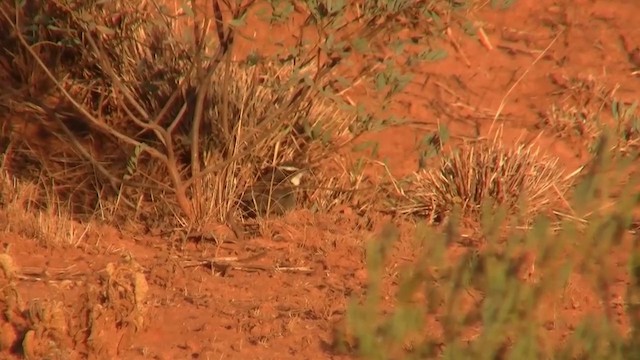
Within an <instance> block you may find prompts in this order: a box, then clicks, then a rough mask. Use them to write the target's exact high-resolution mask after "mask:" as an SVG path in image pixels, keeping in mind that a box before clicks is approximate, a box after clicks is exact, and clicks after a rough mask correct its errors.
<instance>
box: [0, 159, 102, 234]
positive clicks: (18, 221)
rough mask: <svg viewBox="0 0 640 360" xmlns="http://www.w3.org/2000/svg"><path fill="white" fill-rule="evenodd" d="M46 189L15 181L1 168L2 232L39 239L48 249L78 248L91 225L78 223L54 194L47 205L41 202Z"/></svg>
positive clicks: (0, 204) (0, 210)
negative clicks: (50, 247)
mask: <svg viewBox="0 0 640 360" xmlns="http://www.w3.org/2000/svg"><path fill="white" fill-rule="evenodd" d="M0 159H1V157H0ZM43 188H46V187H45V186H44V185H38V184H35V183H29V182H25V181H19V180H16V179H12V178H11V177H10V176H9V175H8V174H7V172H6V171H4V170H3V169H1V168H0V224H2V225H0V231H3V232H14V233H16V234H19V235H21V236H24V237H26V238H29V239H35V240H38V241H39V242H40V243H41V244H42V245H45V246H69V245H70V246H77V245H78V244H80V243H81V242H82V240H83V239H84V237H85V235H86V233H87V231H88V230H89V227H90V226H89V225H80V224H79V223H77V222H76V221H74V220H73V219H72V218H71V216H70V215H69V214H68V213H67V212H66V211H65V210H64V206H62V205H61V203H60V201H59V200H58V199H57V198H56V197H55V195H54V194H53V193H52V192H51V191H49V193H48V195H47V196H46V197H45V198H47V199H48V200H47V201H46V202H45V204H46V205H45V204H41V203H39V202H38V199H40V198H42V196H40V191H41V190H42V189H43Z"/></svg>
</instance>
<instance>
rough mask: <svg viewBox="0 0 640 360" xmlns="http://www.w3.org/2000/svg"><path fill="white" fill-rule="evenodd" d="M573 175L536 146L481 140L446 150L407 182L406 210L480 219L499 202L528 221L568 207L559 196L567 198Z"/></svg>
mask: <svg viewBox="0 0 640 360" xmlns="http://www.w3.org/2000/svg"><path fill="white" fill-rule="evenodd" d="M572 179H573V175H570V176H566V175H564V174H563V171H562V169H561V167H559V166H558V159H554V158H550V157H547V156H543V155H541V154H540V153H539V151H538V149H536V148H534V147H533V145H529V146H524V145H520V146H517V147H516V148H514V149H507V148H505V147H504V146H503V145H502V144H500V143H499V142H498V141H495V140H494V141H492V142H491V141H478V142H473V143H470V144H464V145H462V146H460V147H459V148H457V149H456V150H455V151H453V152H451V153H448V154H447V153H445V154H444V155H443V157H442V158H441V160H440V163H439V165H438V166H437V167H435V168H432V169H428V170H424V171H421V172H419V173H416V174H415V175H414V176H413V178H412V179H410V180H408V185H407V186H408V188H407V190H406V191H405V194H404V195H405V197H404V198H405V203H406V204H407V205H405V206H404V207H403V208H402V209H403V212H405V213H419V214H422V215H424V214H426V215H427V217H428V218H430V219H431V220H433V221H435V220H437V219H442V218H444V217H446V216H447V215H449V214H450V213H451V212H452V211H453V210H454V208H458V209H459V210H460V211H461V215H462V217H463V218H469V219H475V220H480V216H481V212H482V210H483V207H484V206H486V205H490V206H491V209H494V210H495V209H496V208H497V207H498V206H500V207H503V208H504V209H505V210H506V211H507V213H508V214H509V215H515V216H517V217H518V218H519V219H523V221H524V222H525V223H527V222H529V221H532V220H533V218H534V216H535V215H536V214H539V213H541V212H544V211H545V210H549V209H553V207H554V206H558V205H561V206H564V204H563V203H562V202H560V203H559V201H558V199H564V196H565V193H566V191H567V190H568V189H569V187H570V186H571V184H572Z"/></svg>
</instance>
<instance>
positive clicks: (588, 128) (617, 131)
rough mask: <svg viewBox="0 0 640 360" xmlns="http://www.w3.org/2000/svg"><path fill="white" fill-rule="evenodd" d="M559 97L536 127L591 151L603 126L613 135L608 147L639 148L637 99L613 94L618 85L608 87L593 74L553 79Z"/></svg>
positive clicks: (639, 120) (639, 126)
mask: <svg viewBox="0 0 640 360" xmlns="http://www.w3.org/2000/svg"><path fill="white" fill-rule="evenodd" d="M554 80H555V83H556V85H558V86H559V87H560V88H561V90H560V91H559V92H558V95H559V96H560V98H559V100H558V101H557V102H556V103H554V104H552V105H551V107H550V108H549V110H548V111H547V112H546V113H545V114H543V116H542V119H541V122H540V124H539V126H540V127H541V128H544V129H551V131H553V132H554V133H555V134H556V135H557V136H560V137H564V138H569V139H574V140H576V141H579V142H580V143H586V144H587V150H589V151H591V152H593V151H594V149H595V147H596V146H597V143H598V141H599V138H600V137H601V135H602V133H603V131H605V129H607V128H608V129H611V133H612V134H614V135H615V137H614V141H612V142H611V144H610V146H611V150H613V151H617V152H620V153H622V154H629V153H633V152H637V151H638V150H640V113H639V112H638V102H637V101H624V100H622V99H620V98H619V97H618V96H617V91H618V88H619V85H616V86H614V87H608V86H606V85H605V84H603V83H602V82H601V81H600V80H598V79H597V78H595V77H593V76H578V77H562V78H555V79H554Z"/></svg>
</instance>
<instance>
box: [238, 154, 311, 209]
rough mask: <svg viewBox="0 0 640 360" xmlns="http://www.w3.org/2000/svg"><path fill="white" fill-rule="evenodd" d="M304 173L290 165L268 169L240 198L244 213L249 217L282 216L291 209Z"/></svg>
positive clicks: (295, 201)
mask: <svg viewBox="0 0 640 360" xmlns="http://www.w3.org/2000/svg"><path fill="white" fill-rule="evenodd" d="M306 172H307V170H305V169H301V168H299V167H298V166H294V165H290V164H283V165H279V166H273V167H268V168H267V169H266V170H265V171H263V172H262V175H261V176H260V177H259V178H258V180H257V181H256V182H255V183H254V184H253V185H252V186H251V187H250V188H249V189H248V190H247V192H246V193H245V194H244V196H243V197H242V199H241V204H242V205H243V207H244V210H245V213H246V214H247V215H248V216H250V217H256V216H262V217H266V216H269V215H276V216H278V215H283V214H284V213H286V212H287V211H289V210H291V209H293V208H294V207H295V206H296V203H297V200H298V199H297V195H296V192H297V190H298V188H299V186H300V183H301V182H302V177H303V175H304V174H305V173H306Z"/></svg>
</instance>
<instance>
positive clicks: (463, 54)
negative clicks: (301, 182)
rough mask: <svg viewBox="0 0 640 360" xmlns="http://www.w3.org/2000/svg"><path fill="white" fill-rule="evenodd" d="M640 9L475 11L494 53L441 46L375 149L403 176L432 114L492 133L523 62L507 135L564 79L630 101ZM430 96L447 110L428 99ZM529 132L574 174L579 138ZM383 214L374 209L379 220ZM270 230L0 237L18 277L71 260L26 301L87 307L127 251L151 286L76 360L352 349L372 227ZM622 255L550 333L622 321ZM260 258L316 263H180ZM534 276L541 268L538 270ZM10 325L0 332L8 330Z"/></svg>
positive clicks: (24, 283) (637, 86) (573, 283)
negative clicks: (143, 309) (53, 239)
mask: <svg viewBox="0 0 640 360" xmlns="http://www.w3.org/2000/svg"><path fill="white" fill-rule="evenodd" d="M638 14H640V2H637V1H623V0H608V1H589V0H571V1H568V0H520V1H518V2H516V4H515V5H513V6H512V7H511V8H510V9H508V10H504V11H495V10H482V11H480V12H479V13H476V14H474V15H473V16H474V18H475V20H477V21H479V22H481V23H482V24H484V25H483V27H484V29H485V31H486V33H487V36H488V39H489V40H490V42H491V44H492V45H493V47H494V48H493V50H489V49H487V47H485V46H483V44H481V43H480V42H479V41H477V40H476V39H474V38H472V37H469V36H466V35H464V34H462V33H453V34H452V35H453V37H454V38H455V39H456V41H457V42H458V43H459V44H460V49H461V50H460V51H457V50H456V49H455V48H454V47H453V46H452V45H451V44H450V43H448V44H444V46H445V47H446V49H447V51H448V52H449V56H448V58H447V59H445V60H443V61H440V62H436V63H433V64H427V65H424V66H423V67H421V68H420V69H419V75H420V76H419V77H418V78H416V79H415V81H414V82H413V84H412V85H411V86H409V88H408V89H406V91H405V92H404V94H403V95H402V96H400V97H399V98H398V99H397V106H396V108H395V110H396V111H398V113H399V114H401V115H409V116H411V117H413V118H415V119H416V123H415V124H412V125H407V126H404V127H400V128H393V129H390V130H386V131H383V132H382V133H378V134H375V135H372V136H370V138H371V139H373V140H377V141H379V143H380V156H381V158H387V159H389V162H388V163H389V164H390V166H391V170H392V172H393V173H394V174H395V175H399V176H401V175H406V174H409V173H411V172H413V171H415V170H417V152H416V141H417V140H418V139H419V138H420V137H421V136H423V135H424V134H426V133H427V132H428V131H433V130H434V129H436V127H437V124H438V123H441V124H446V125H447V126H448V127H449V129H450V130H451V132H452V135H454V136H456V137H462V136H468V137H475V136H477V133H479V134H480V135H486V134H487V132H488V130H489V127H490V125H491V122H492V116H493V115H494V114H495V113H496V111H497V110H498V108H499V106H500V103H501V101H503V99H504V97H505V95H506V94H507V92H508V89H509V88H511V87H512V85H514V82H515V81H516V79H518V77H520V76H521V75H522V74H523V73H524V72H525V71H528V73H527V74H526V76H525V77H524V78H523V79H522V80H521V81H520V82H519V83H518V84H517V85H516V86H515V88H514V89H513V91H512V92H511V93H510V94H508V98H507V99H506V107H505V108H504V109H503V111H502V115H503V116H504V118H505V119H506V120H505V121H504V136H505V141H506V142H509V141H513V140H515V139H517V138H519V137H520V136H524V138H525V139H533V138H535V137H536V136H537V135H538V133H539V129H538V127H537V124H538V122H539V119H540V114H541V113H544V112H545V111H546V110H547V109H548V108H549V107H550V105H551V104H553V103H554V102H555V101H558V96H556V95H554V91H556V90H558V89H559V85H558V81H559V80H558V79H560V81H562V79H563V78H571V77H583V78H586V77H593V78H595V79H597V80H598V81H599V82H601V83H603V84H606V85H607V86H609V87H610V88H612V87H613V86H614V85H615V84H619V85H620V88H619V89H618V93H617V94H618V96H620V97H623V98H634V97H635V98H636V99H637V97H638V94H640V75H639V74H638V73H637V72H636V73H633V72H634V71H637V70H638V69H639V68H640V50H639V48H640V27H638V26H637V20H638ZM560 28H563V29H564V31H563V32H562V34H561V35H560V36H559V37H558V38H557V40H556V41H555V42H554V43H553V44H552V45H551V46H550V47H549V49H548V50H547V51H546V52H545V54H544V56H543V57H542V58H541V59H540V60H539V61H538V62H537V63H535V64H533V62H534V60H535V58H536V56H537V55H538V54H539V52H537V51H542V50H544V49H545V48H546V47H547V46H549V45H550V44H551V43H552V41H553V38H554V36H555V34H556V33H557V32H558V30H559V29H560ZM634 49H635V50H634ZM532 64H533V65H532ZM436 100H437V101H436ZM435 103H438V104H443V103H446V104H449V106H448V107H446V108H444V107H442V106H441V105H440V106H438V107H436V106H434V104H435ZM537 141H538V142H539V145H540V146H542V147H543V148H544V149H546V150H547V151H548V152H550V153H551V154H553V155H555V156H558V157H559V158H560V159H561V163H562V164H564V166H566V168H567V170H569V171H572V170H574V169H575V168H577V167H578V166H580V165H581V164H582V161H584V160H585V159H586V158H587V153H586V151H584V150H580V149H583V147H582V146H581V139H572V138H558V137H557V136H555V135H554V134H552V133H551V132H546V133H545V134H543V136H542V137H540V138H539V139H538V140H537ZM383 221H384V219H380V218H374V219H373V223H374V228H376V227H378V226H379V225H381V224H382V223H383ZM273 227H274V232H275V233H278V232H279V233H280V235H281V236H274V237H273V238H259V239H251V240H248V241H247V242H246V243H243V244H230V245H229V248H225V249H217V248H216V246H215V245H212V244H207V243H202V244H197V245H196V244H192V243H187V244H176V243H170V241H169V239H166V238H162V237H150V236H137V235H135V234H131V233H127V232H125V231H118V230H115V229H112V228H104V229H100V228H94V229H93V231H91V232H90V236H89V237H88V238H87V239H86V240H85V241H84V243H83V244H81V245H80V246H78V247H77V248H65V249H60V248H48V247H43V246H41V245H39V244H38V243H37V242H36V241H34V240H29V239H24V238H20V237H18V236H16V235H14V234H11V233H7V234H2V236H1V239H2V240H1V243H2V246H3V248H5V249H7V253H8V254H9V255H10V256H11V257H12V258H13V259H14V261H15V262H16V265H17V266H18V267H19V268H20V269H21V270H22V271H23V272H24V271H25V269H31V270H32V272H34V273H37V272H38V269H42V270H44V269H47V271H48V274H49V276H52V277H53V276H54V275H53V274H55V271H56V270H58V269H66V270H67V271H68V272H69V271H70V272H71V273H74V274H76V275H75V276H76V278H75V279H76V280H73V281H66V282H62V281H29V280H28V279H26V278H25V279H22V280H20V281H19V283H18V284H19V285H18V290H19V292H20V295H21V297H22V300H23V301H24V302H28V301H31V300H33V299H40V300H41V301H51V300H58V301H61V302H63V303H64V304H65V305H64V312H65V314H67V316H81V315H82V312H81V309H84V308H85V307H86V306H87V305H86V304H87V302H90V301H91V296H88V295H87V294H88V293H91V291H95V290H91V289H90V288H91V286H92V285H91V283H92V281H94V282H95V280H96V279H98V278H99V276H100V272H102V271H104V269H105V266H106V265H107V264H108V263H110V262H112V263H118V262H119V261H121V259H122V258H123V257H124V258H128V259H131V258H132V259H135V262H137V263H138V264H139V265H140V266H141V267H142V268H143V270H141V271H142V272H143V273H144V274H145V276H146V279H147V282H148V286H149V290H148V296H147V299H148V300H147V301H148V303H147V304H146V305H147V311H148V313H146V314H145V316H144V320H145V322H144V324H143V325H142V326H141V329H140V331H138V332H137V333H133V332H130V331H125V330H118V329H117V328H116V327H115V326H114V325H113V319H108V318H104V317H103V318H101V317H100V316H98V317H97V319H98V322H99V324H94V326H101V325H100V324H105V325H104V327H103V328H102V329H100V334H101V335H102V336H96V337H95V338H94V339H93V344H92V345H91V347H89V346H87V347H85V348H83V349H77V350H76V351H72V352H71V354H70V355H69V356H70V357H71V358H85V357H89V358H114V357H118V358H127V359H138V358H140V359H188V358H192V359H324V358H332V359H340V358H348V356H346V355H338V354H336V353H335V352H334V351H333V350H332V348H331V345H330V344H331V342H332V333H333V328H334V326H335V325H336V324H337V323H339V322H340V321H341V320H342V319H343V318H344V315H345V309H346V303H347V301H348V300H349V299H350V298H351V297H352V296H357V295H359V294H361V293H362V291H363V285H364V281H365V280H366V272H365V270H364V247H363V244H364V243H365V242H366V241H367V239H368V238H369V237H370V236H371V231H367V230H364V229H362V226H361V219H359V218H358V217H357V216H356V215H355V214H352V213H350V212H349V211H347V210H344V211H343V212H342V213H341V212H339V211H336V212H335V213H332V214H326V215H317V214H312V213H310V212H307V211H304V210H299V211H295V212H293V213H291V214H289V215H287V216H286V217H285V218H284V219H281V220H278V221H276V222H275V223H274V224H273ZM402 229H403V233H407V234H408V233H409V232H410V231H411V230H410V229H411V224H408V223H407V224H403V225H402ZM97 234H100V235H99V236H98V235H97ZM403 239H405V240H407V241H408V239H406V238H403ZM403 239H401V240H400V244H399V246H398V251H397V253H396V255H394V256H396V258H395V260H394V261H393V263H395V264H399V263H402V262H404V261H405V259H406V258H407V256H410V255H411V254H409V253H408V252H409V251H410V249H411V247H410V246H404V245H403ZM455 251H456V249H452V252H455ZM625 252H626V251H625V250H620V252H619V253H614V254H610V257H611V262H610V263H611V264H612V266H613V267H614V269H613V271H615V272H616V273H617V274H619V275H618V276H617V278H618V279H619V286H616V287H615V288H614V289H613V294H614V298H612V299H611V302H610V303H609V304H600V303H599V302H598V299H597V298H596V297H595V296H594V295H593V292H592V291H590V290H589V289H585V288H584V286H583V284H584V281H583V280H582V279H581V277H580V275H579V274H577V273H576V274H574V275H572V277H571V279H570V283H569V286H568V287H567V294H566V295H567V296H565V298H564V300H562V302H560V303H559V306H558V308H557V309H556V314H555V315H556V316H557V317H558V318H559V319H561V321H558V322H557V323H556V325H554V326H550V327H549V329H547V331H549V332H550V333H551V335H552V336H553V338H555V339H557V341H561V340H562V339H563V338H564V337H566V336H567V334H568V333H570V332H571V331H572V330H573V328H574V327H575V325H576V323H577V321H579V319H581V318H582V317H583V316H584V315H585V314H589V313H591V312H601V311H603V308H604V309H605V310H613V312H614V313H615V314H617V315H616V316H618V318H619V320H620V322H621V324H622V325H624V321H623V319H622V311H621V310H620V309H621V300H620V299H621V297H623V296H624V294H623V293H622V292H623V291H624V288H625V286H626V281H627V280H626V268H625V264H626V257H625V255H624V254H625ZM260 253H263V257H262V258H260V259H259V260H255V261H252V263H256V262H260V263H264V264H265V265H273V264H278V265H280V266H292V267H309V268H311V269H312V271H310V272H309V273H304V272H269V271H261V270H256V271H247V269H230V270H229V271H227V272H226V274H225V275H224V276H222V275H220V274H214V273H213V272H212V271H211V270H210V269H208V268H207V267H205V266H193V267H187V266H184V264H185V263H184V262H183V261H182V260H184V259H196V258H197V259H203V258H207V257H213V256H214V255H216V254H217V256H226V255H234V254H235V255H237V256H239V257H246V256H251V255H256V254H260ZM69 267H71V268H69ZM536 271H539V272H542V273H544V269H537V270H536ZM45 276H46V275H43V274H40V275H39V277H45ZM34 277H37V276H36V275H34ZM31 280H34V279H31ZM103 313H104V314H106V315H104V316H109V315H108V314H111V313H108V312H103ZM109 324H111V325H109ZM125 328H126V327H125ZM623 328H624V326H623ZM78 330H79V331H81V330H82V329H78ZM4 331H5V334H4V335H3V336H8V335H7V333H6V329H4ZM68 341H69V342H70V341H71V340H70V339H69V340H68ZM7 356H9V355H7V354H6V353H5V354H0V357H2V358H7Z"/></svg>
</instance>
